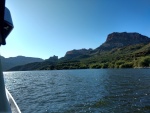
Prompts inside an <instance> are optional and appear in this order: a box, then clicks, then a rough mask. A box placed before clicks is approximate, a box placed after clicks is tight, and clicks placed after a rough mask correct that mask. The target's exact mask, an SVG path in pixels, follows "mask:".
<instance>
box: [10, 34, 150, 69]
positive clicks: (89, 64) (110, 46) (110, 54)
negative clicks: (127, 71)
mask: <svg viewBox="0 0 150 113" xmlns="http://www.w3.org/2000/svg"><path fill="white" fill-rule="evenodd" d="M54 58H55V57H54ZM55 59H56V58H55ZM50 61H51V60H45V61H44V62H42V63H40V64H36V67H35V66H34V68H32V69H31V68H30V67H32V66H33V65H35V63H32V64H27V65H24V66H18V67H15V68H12V69H10V70H30V69H31V70H36V69H38V70H53V69H58V70H59V69H85V68H133V67H150V38H149V37H147V36H144V35H141V34H139V33H127V32H122V33H118V32H114V33H111V34H109V35H108V37H107V39H106V41H105V42H104V43H103V44H102V45H100V46H99V47H97V48H96V49H80V50H75V49H74V50H71V51H67V52H66V54H65V56H64V57H62V58H60V59H57V60H55V62H52V61H51V62H50ZM26 67H28V68H26Z"/></svg>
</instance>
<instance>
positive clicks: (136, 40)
mask: <svg viewBox="0 0 150 113" xmlns="http://www.w3.org/2000/svg"><path fill="white" fill-rule="evenodd" d="M149 42H150V38H149V37H147V36H144V35H141V34H139V33H127V32H122V33H118V32H114V33H111V34H109V35H108V37H107V39H106V42H105V43H103V44H102V45H101V46H99V47H98V48H96V50H99V51H108V50H111V49H114V48H120V47H124V46H129V45H135V44H142V43H149Z"/></svg>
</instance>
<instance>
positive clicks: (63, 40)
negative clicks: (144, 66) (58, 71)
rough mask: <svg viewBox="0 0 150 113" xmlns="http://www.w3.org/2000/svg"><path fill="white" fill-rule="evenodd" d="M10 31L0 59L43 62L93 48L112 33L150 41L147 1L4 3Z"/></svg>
mask: <svg viewBox="0 0 150 113" xmlns="http://www.w3.org/2000/svg"><path fill="white" fill-rule="evenodd" d="M6 6H7V7H8V8H9V9H10V11H11V15H12V18H13V23H14V29H13V31H12V32H11V34H10V35H9V36H8V38H7V40H6V42H7V44H6V46H3V47H1V55H2V56H4V57H14V56H18V55H23V56H29V57H39V58H43V59H47V58H49V57H50V56H53V55H57V56H59V58H60V57H63V56H64V55H65V53H66V52H67V51H69V50H72V49H82V48H86V49H88V48H93V49H95V48H97V47H98V46H100V45H101V44H102V43H104V42H105V40H106V38H107V35H108V34H110V33H112V32H125V31H126V32H138V33H141V34H143V35H146V36H148V37H150V0H6Z"/></svg>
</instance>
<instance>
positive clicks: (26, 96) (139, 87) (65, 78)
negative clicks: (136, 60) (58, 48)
mask: <svg viewBox="0 0 150 113" xmlns="http://www.w3.org/2000/svg"><path fill="white" fill-rule="evenodd" d="M149 73H150V70H149V69H99V70H98V69H97V70H94V69H93V70H62V71H60V70H59V71H26V72H5V73H4V75H5V82H6V86H7V88H8V90H10V92H11V93H12V95H13V96H14V98H15V99H16V101H17V103H18V105H19V106H20V108H21V110H22V112H23V113H56V112H57V113H79V112H81V113H82V112H87V113H89V112H92V113H93V112H94V113H100V112H101V113H128V112H130V113H134V112H135V113H148V112H150V76H149Z"/></svg>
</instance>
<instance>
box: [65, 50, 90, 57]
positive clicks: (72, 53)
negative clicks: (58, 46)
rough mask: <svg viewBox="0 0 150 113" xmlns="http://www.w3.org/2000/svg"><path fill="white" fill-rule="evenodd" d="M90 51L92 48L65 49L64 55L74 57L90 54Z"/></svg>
mask: <svg viewBox="0 0 150 113" xmlns="http://www.w3.org/2000/svg"><path fill="white" fill-rule="evenodd" d="M91 51H92V49H79V50H75V49H74V50H71V51H67V52H66V55H65V57H76V56H79V55H88V54H90V52H91Z"/></svg>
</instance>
